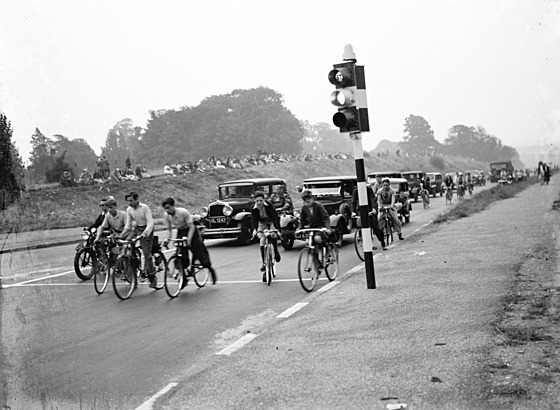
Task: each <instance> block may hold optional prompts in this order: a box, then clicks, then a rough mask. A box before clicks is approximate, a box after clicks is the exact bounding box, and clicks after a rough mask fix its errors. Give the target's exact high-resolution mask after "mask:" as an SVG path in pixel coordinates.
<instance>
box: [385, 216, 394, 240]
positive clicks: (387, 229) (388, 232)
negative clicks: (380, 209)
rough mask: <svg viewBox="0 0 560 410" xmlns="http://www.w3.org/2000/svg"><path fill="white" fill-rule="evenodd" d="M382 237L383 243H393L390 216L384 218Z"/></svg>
mask: <svg viewBox="0 0 560 410" xmlns="http://www.w3.org/2000/svg"><path fill="white" fill-rule="evenodd" d="M383 237H384V238H385V244H386V245H387V246H389V245H390V244H391V243H393V222H392V221H391V219H390V218H387V219H385V223H384V226H383Z"/></svg>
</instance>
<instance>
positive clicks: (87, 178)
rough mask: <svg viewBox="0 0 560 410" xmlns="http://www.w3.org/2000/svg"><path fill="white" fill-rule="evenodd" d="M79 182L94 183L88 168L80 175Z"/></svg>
mask: <svg viewBox="0 0 560 410" xmlns="http://www.w3.org/2000/svg"><path fill="white" fill-rule="evenodd" d="M78 184H80V185H93V178H92V176H91V174H90V173H89V172H88V169H87V168H84V170H83V171H82V173H81V174H80V176H79V177H78Z"/></svg>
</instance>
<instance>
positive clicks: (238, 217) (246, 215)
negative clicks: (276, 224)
mask: <svg viewBox="0 0 560 410" xmlns="http://www.w3.org/2000/svg"><path fill="white" fill-rule="evenodd" d="M245 218H251V212H239V213H238V214H235V216H234V217H233V219H234V220H236V221H242V220H244V219H245Z"/></svg>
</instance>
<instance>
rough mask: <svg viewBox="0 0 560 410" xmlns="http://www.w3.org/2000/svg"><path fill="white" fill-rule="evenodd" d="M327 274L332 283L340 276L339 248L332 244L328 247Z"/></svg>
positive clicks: (326, 256)
mask: <svg viewBox="0 0 560 410" xmlns="http://www.w3.org/2000/svg"><path fill="white" fill-rule="evenodd" d="M325 273H326V274H327V278H328V279H329V280H330V281H331V282H332V281H333V280H335V279H336V276H337V275H338V248H337V247H336V246H332V244H330V243H329V244H328V245H327V254H326V255H325Z"/></svg>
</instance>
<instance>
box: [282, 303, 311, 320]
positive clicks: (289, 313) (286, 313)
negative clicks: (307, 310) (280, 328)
mask: <svg viewBox="0 0 560 410" xmlns="http://www.w3.org/2000/svg"><path fill="white" fill-rule="evenodd" d="M307 305H309V303H304V302H302V303H296V304H295V305H294V306H292V307H291V308H288V309H286V310H285V311H283V312H282V313H280V314H279V315H278V316H276V318H277V319H278V318H281V317H290V316H292V315H293V314H294V313H296V312H297V311H298V310H300V309H303V308H304V307H306V306H307Z"/></svg>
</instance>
